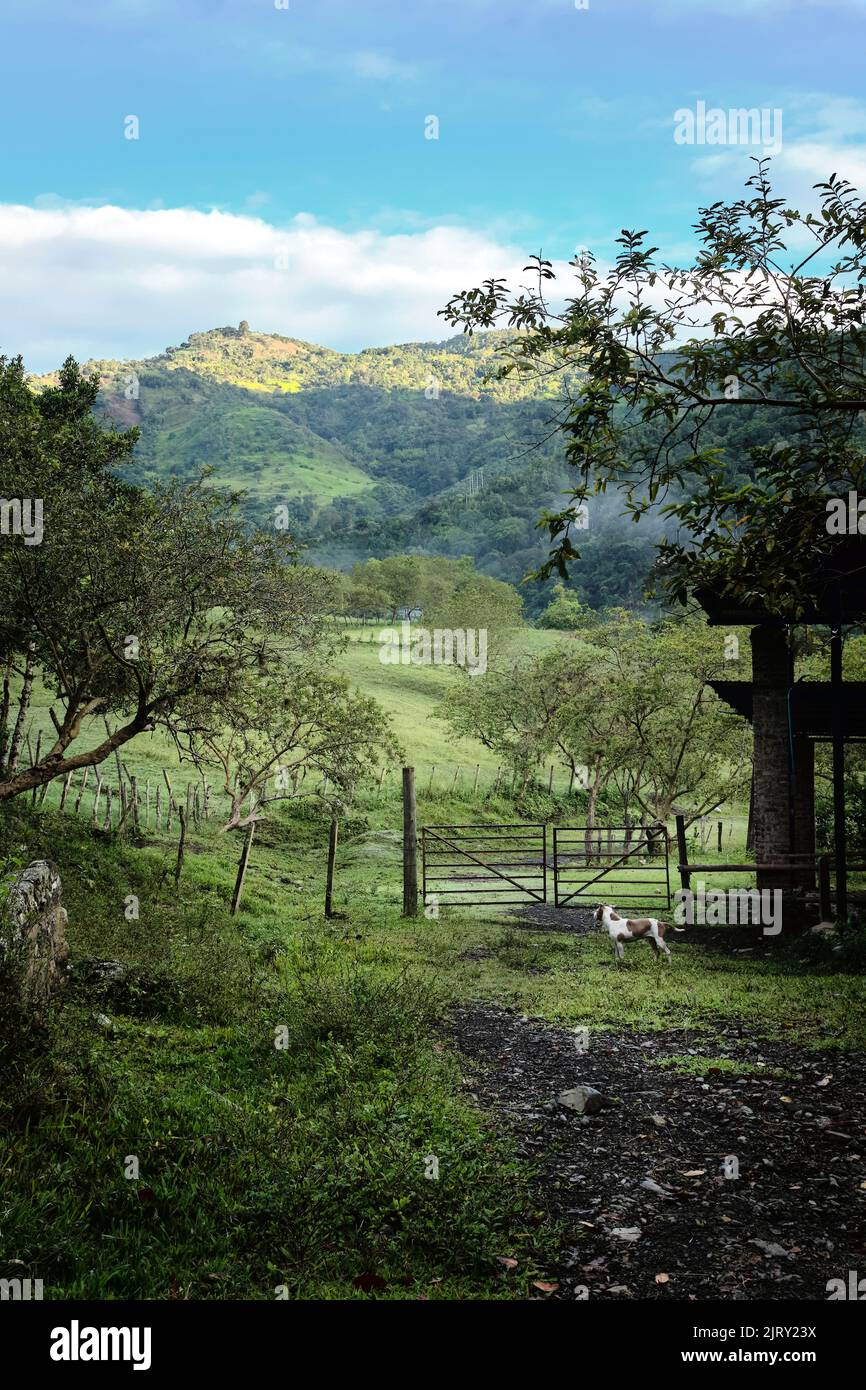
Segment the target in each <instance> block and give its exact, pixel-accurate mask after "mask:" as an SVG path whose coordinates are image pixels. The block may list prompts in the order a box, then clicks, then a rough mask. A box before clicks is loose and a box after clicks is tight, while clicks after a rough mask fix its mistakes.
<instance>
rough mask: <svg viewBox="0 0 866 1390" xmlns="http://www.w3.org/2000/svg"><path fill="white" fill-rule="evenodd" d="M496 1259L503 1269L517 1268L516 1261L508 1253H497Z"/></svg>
mask: <svg viewBox="0 0 866 1390" xmlns="http://www.w3.org/2000/svg"><path fill="white" fill-rule="evenodd" d="M496 1261H497V1264H501V1265H503V1266H504V1268H505V1269H516V1268H517V1261H516V1260H513V1259H512V1258H511V1256H510V1255H497V1256H496Z"/></svg>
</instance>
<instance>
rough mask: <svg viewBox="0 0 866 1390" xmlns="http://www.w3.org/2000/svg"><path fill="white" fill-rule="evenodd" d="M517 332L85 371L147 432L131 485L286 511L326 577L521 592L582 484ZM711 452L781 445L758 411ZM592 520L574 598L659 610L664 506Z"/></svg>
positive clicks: (209, 353)
mask: <svg viewBox="0 0 866 1390" xmlns="http://www.w3.org/2000/svg"><path fill="white" fill-rule="evenodd" d="M508 337H509V335H508V334H507V333H503V332H498V331H497V332H490V333H481V334H474V335H472V336H462V335H458V336H456V337H454V338H451V339H449V340H447V341H445V342H441V343H405V344H401V345H397V346H393V347H385V348H370V349H366V350H364V351H363V352H360V353H354V354H352V353H337V352H332V351H330V350H329V349H326V348H323V347H318V346H315V345H313V344H309V343H302V342H298V341H296V340H294V339H291V338H286V337H282V336H280V335H276V334H265V333H254V332H251V331H250V329H249V327H248V325H247V324H246V323H242V324H241V325H240V326H239V327H238V328H232V327H224V328H217V329H213V330H210V331H208V332H203V333H193V334H191V335H190V337H189V339H188V340H186V341H185V342H183V343H182V344H180V345H179V346H178V347H171V348H167V349H166V351H165V352H163V353H161V354H160V355H158V356H156V357H153V358H149V359H146V360H145V361H142V362H129V363H122V362H116V361H98V362H91V363H89V364H87V365H88V368H89V369H90V370H91V371H96V372H98V374H99V376H100V380H101V384H102V392H101V395H100V407H99V408H100V409H101V410H102V411H103V412H107V413H108V414H109V415H110V416H112V417H113V418H114V419H115V420H116V421H117V422H118V423H120V424H122V425H124V426H128V425H133V424H134V425H137V426H138V427H139V429H140V439H139V442H138V444H137V446H136V450H135V454H134V458H133V460H132V462H131V463H130V464H129V465H127V466H126V467H125V470H124V476H126V477H127V478H129V479H130V481H134V482H139V483H140V482H148V481H150V482H154V481H157V480H160V479H163V480H164V479H167V478H169V477H174V478H179V479H182V480H185V481H190V480H191V479H193V478H194V477H196V476H197V475H198V474H199V473H200V472H201V471H202V470H204V469H208V470H211V476H212V478H213V481H214V482H215V483H216V484H219V485H223V486H228V487H232V488H237V489H240V490H243V491H244V492H245V494H246V498H245V504H244V505H245V510H246V512H247V514H248V516H249V517H250V519H251V520H253V521H255V522H257V523H259V524H265V525H270V524H272V522H273V520H274V517H275V516H276V515H277V513H278V511H279V513H280V515H281V518H282V522H281V524H282V525H283V526H284V527H285V528H286V529H287V530H289V531H290V532H291V534H292V535H293V536H294V537H295V538H296V539H297V541H298V542H299V543H300V544H302V545H303V546H305V547H306V548H307V551H308V554H309V556H310V558H311V559H313V560H314V561H315V562H316V563H318V564H322V565H326V566H328V567H338V568H341V569H344V570H348V569H350V568H351V567H352V566H353V565H354V564H356V563H357V562H358V561H361V560H364V559H367V558H370V557H377V558H382V557H384V556H387V555H394V554H400V553H406V552H409V553H417V554H419V555H442V556H451V557H458V556H461V555H466V556H470V557H471V558H472V559H473V560H474V562H475V564H476V566H477V568H478V569H479V570H481V571H482V572H483V573H486V574H489V575H491V576H493V577H494V578H497V579H501V580H505V581H507V582H508V583H511V584H515V585H519V584H521V581H523V580H524V579H525V577H526V576H527V575H528V574H530V573H531V572H533V571H534V570H536V569H537V568H538V566H539V565H540V564H542V563H543V561H544V560H545V559H546V557H547V553H548V536H547V533H546V531H545V529H544V528H543V527H539V517H540V515H541V513H542V512H544V511H557V510H559V509H560V508H561V507H562V506H563V505H564V503H565V498H566V496H567V494H568V491H569V487H570V486H571V485H573V473H572V470H571V469H570V468H569V466H568V463H567V460H566V456H565V447H564V443H563V437H562V434H561V433H556V432H554V428H553V427H554V425H555V423H556V421H557V418H558V413H559V408H560V401H559V399H558V395H557V392H558V391H560V390H561V389H563V388H564V387H566V386H569V387H570V386H573V385H574V382H573V381H563V380H562V379H561V378H556V377H554V378H552V380H553V381H554V382H555V383H557V384H556V386H555V387H554V386H551V387H550V388H549V390H548V391H547V394H544V395H539V394H538V391H539V387H538V386H537V384H536V385H535V386H534V387H531V386H530V385H529V384H528V383H526V382H524V381H522V380H520V379H519V378H517V377H515V376H510V377H507V378H506V379H504V380H502V379H498V378H497V376H496V371H497V367H498V365H499V364H500V362H501V360H502V359H501V352H502V348H503V346H505V344H506V343H507V340H508ZM48 380H51V378H49V379H48ZM762 431H763V433H762ZM764 436H766V437H764ZM652 442H653V441H652V437H651V435H650V433H649V431H647V430H646V429H645V428H643V427H641V426H640V425H637V426H636V427H635V428H634V430H633V431H632V432H631V433H630V437H629V444H628V447H629V449H630V450H631V451H632V452H633V454H634V455H635V456H636V457H640V456H641V453H642V451H647V450H649V449H650V448H651V447H652ZM704 442H705V443H706V440H705V441H704ZM710 442H711V444H712V445H714V446H716V447H717V448H718V451H719V454H718V456H719V465H720V467H724V468H725V469H726V470H727V471H729V472H730V473H732V474H734V475H736V474H737V473H738V472H739V471H740V470H744V471H748V465H747V463H746V458H747V448H754V446H755V444H756V443H758V444H760V443H766V444H769V443H772V442H773V440H772V439H771V438H770V436H769V435H767V426H766V425H765V424H764V423H763V422H761V421H758V420H756V419H754V418H753V412H751V411H750V410H742V411H740V412H738V413H737V414H736V416H735V418H731V413H730V412H729V413H728V414H727V415H725V414H724V412H723V413H722V414H721V415H720V416H719V418H718V421H717V422H716V421H714V422H713V426H712V439H711V441H710ZM681 447H683V448H685V445H682V446H681ZM587 523H588V524H587V527H586V529H585V530H581V531H580V532H579V533H578V534H577V535H576V543H577V545H578V549H579V551H580V555H581V559H580V560H579V561H578V562H577V563H575V565H574V566H573V569H572V572H571V576H570V579H569V586H570V588H571V589H572V591H573V592H574V594H575V595H576V597H577V598H579V599H580V601H581V602H582V603H584V604H587V605H589V606H591V607H593V608H602V607H605V606H610V605H624V606H627V607H629V608H639V607H641V606H642V605H644V604H645V603H646V602H647V599H646V592H647V588H648V587H649V588H650V590H651V589H652V570H653V566H654V561H655V545H656V543H657V541H658V539H659V538H660V536H661V535H662V534H663V532H664V519H663V517H662V515H661V513H660V509H659V508H656V509H654V510H652V511H651V512H650V513H649V514H648V515H647V516H645V517H644V519H643V520H642V522H641V524H640V525H639V526H635V525H634V524H633V523H632V521H631V520H630V519H629V518H628V517H623V516H622V515H621V512H620V504H619V502H618V500H617V499H615V498H609V497H600V498H597V499H594V500H593V502H592V504H591V505H590V508H589V511H588V515H587ZM521 593H522V595H523V599H524V607H525V611H526V613H527V616H529V617H530V618H533V617H537V616H538V614H539V613H540V612H541V611H542V610H543V609H544V607H545V606H546V605H547V604H548V603H549V602H550V595H551V589H550V585H549V584H546V583H545V584H542V583H539V582H537V581H529V582H527V583H524V584H523V585H522V588H521Z"/></svg>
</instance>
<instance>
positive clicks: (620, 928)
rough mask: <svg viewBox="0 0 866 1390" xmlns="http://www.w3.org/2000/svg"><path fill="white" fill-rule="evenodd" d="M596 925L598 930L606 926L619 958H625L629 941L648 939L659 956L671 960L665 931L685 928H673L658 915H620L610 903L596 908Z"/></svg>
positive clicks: (605, 928)
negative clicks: (660, 919) (626, 945)
mask: <svg viewBox="0 0 866 1390" xmlns="http://www.w3.org/2000/svg"><path fill="white" fill-rule="evenodd" d="M595 925H596V928H597V930H598V931H601V930H602V928H604V930H605V931H606V932H607V934H608V936H609V937H610V939H611V941H612V942H613V949H614V951H615V952H616V956H617V960H622V959H623V958H624V956H625V949H624V948H625V943H626V942H627V941H648V942H649V943H650V945H651V946H652V948H653V950H654V951H655V953H656V955H657V956H658V955H664V956H667V958H668V960H670V958H671V953H670V951H669V950H668V947H667V945H666V943H665V933H666V932H669V931H671V930H673V931H684V930H685V928H684V927H673V929H672V928H671V927H670V925H669V924H668V923H667V922H660V921H659V919H658V918H657V917H620V915H619V913H618V912H617V911H616V909H615V908H614V907H612V906H611V905H610V904H609V903H601V904H600V905H599V906H598V907H597V908H596V910H595Z"/></svg>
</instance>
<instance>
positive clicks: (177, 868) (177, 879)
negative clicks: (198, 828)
mask: <svg viewBox="0 0 866 1390" xmlns="http://www.w3.org/2000/svg"><path fill="white" fill-rule="evenodd" d="M177 813H178V816H179V817H180V839H179V840H178V843H177V863H176V864H175V866H174V881H175V883H180V872H181V869H182V868H183V852H184V849H185V848H186V822H187V815H186V809H185V807H183V806H179V807H178V812H177Z"/></svg>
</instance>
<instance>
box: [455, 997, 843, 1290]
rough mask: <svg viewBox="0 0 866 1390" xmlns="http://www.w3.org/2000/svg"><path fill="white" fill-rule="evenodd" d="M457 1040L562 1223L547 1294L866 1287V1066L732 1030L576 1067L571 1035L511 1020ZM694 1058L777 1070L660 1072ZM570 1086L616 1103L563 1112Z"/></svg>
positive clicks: (476, 1088)
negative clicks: (859, 1280)
mask: <svg viewBox="0 0 866 1390" xmlns="http://www.w3.org/2000/svg"><path fill="white" fill-rule="evenodd" d="M452 1026H453V1036H454V1039H455V1042H456V1045H457V1046H458V1048H459V1049H460V1052H461V1053H462V1054H463V1057H464V1059H465V1073H466V1082H465V1084H466V1087H467V1089H468V1090H469V1091H470V1092H471V1093H472V1094H473V1096H474V1097H475V1098H477V1102H478V1104H479V1105H480V1106H481V1107H482V1108H484V1109H486V1110H488V1111H494V1112H496V1113H497V1115H498V1116H499V1117H500V1118H501V1120H502V1122H503V1123H504V1124H505V1125H507V1126H508V1127H509V1128H510V1129H511V1130H512V1131H513V1132H514V1134H515V1135H516V1139H517V1147H518V1151H519V1153H520V1154H521V1155H522V1156H524V1157H526V1158H527V1159H532V1160H534V1161H536V1162H538V1163H540V1166H541V1176H540V1179H539V1199H540V1201H541V1203H542V1204H543V1205H544V1206H545V1207H546V1208H547V1209H548V1210H550V1211H551V1212H552V1213H553V1214H554V1215H556V1216H557V1217H559V1218H561V1219H562V1221H563V1223H564V1224H565V1227H566V1230H567V1232H568V1234H567V1239H566V1244H565V1247H564V1249H563V1250H562V1251H561V1252H560V1253H559V1255H558V1258H557V1259H556V1261H552V1262H551V1263H552V1264H555V1265H557V1266H558V1268H557V1270H556V1277H557V1278H558V1281H559V1289H558V1292H557V1293H556V1295H555V1296H556V1297H558V1298H566V1299H571V1298H575V1297H585V1296H586V1294H585V1293H583V1292H582V1290H583V1289H586V1290H588V1292H589V1296H590V1297H592V1298H626V1299H628V1298H675V1299H688V1298H696V1299H707V1298H723V1299H753V1298H772V1299H818V1300H823V1299H826V1297H827V1291H826V1286H827V1281H828V1280H829V1279H833V1278H841V1279H846V1280H847V1277H848V1271H849V1270H859V1271H860V1275H861V1276H866V1097H864V1056H863V1054H862V1053H856V1054H852V1053H848V1054H840V1053H824V1054H821V1053H816V1052H811V1051H805V1050H803V1049H800V1048H797V1047H795V1046H792V1045H791V1044H788V1043H782V1042H766V1041H764V1040H762V1039H760V1040H759V1039H758V1038H757V1037H755V1036H754V1035H752V1034H750V1032H749V1029H748V1028H747V1027H746V1026H745V1025H743V1026H739V1027H738V1026H736V1025H731V1024H730V1022H729V1021H728V1022H726V1023H725V1024H724V1025H723V1026H722V1028H721V1029H720V1033H721V1036H719V1034H714V1035H713V1036H712V1037H706V1038H703V1039H702V1038H701V1036H700V1035H699V1034H697V1033H696V1032H694V1031H690V1032H688V1033H686V1032H683V1031H679V1030H676V1031H668V1032H661V1033H646V1034H641V1033H636V1032H618V1033H595V1034H593V1036H592V1041H591V1046H590V1049H589V1051H588V1052H586V1053H585V1054H584V1055H581V1054H580V1053H579V1052H578V1049H577V1044H576V1039H575V1035H574V1033H573V1032H571V1031H570V1030H568V1029H564V1028H557V1027H553V1026H551V1025H549V1024H547V1023H544V1022H542V1021H538V1020H535V1019H525V1018H521V1017H520V1016H519V1015H517V1014H514V1013H510V1012H507V1011H505V1010H499V1009H494V1008H488V1007H475V1006H473V1007H466V1008H463V1009H461V1010H459V1011H458V1012H457V1013H456V1014H455V1016H454V1018H453V1025H452ZM689 1052H694V1053H696V1054H697V1055H704V1056H707V1057H709V1058H717V1057H720V1056H728V1057H730V1058H732V1059H733V1060H735V1061H739V1062H742V1063H748V1064H750V1066H751V1067H754V1066H755V1065H756V1064H758V1063H761V1062H763V1063H766V1066H767V1069H768V1070H769V1069H770V1068H778V1069H780V1070H783V1071H784V1072H785V1073H787V1074H786V1075H785V1076H784V1077H773V1076H766V1075H763V1076H762V1075H751V1074H749V1073H746V1074H744V1075H742V1076H738V1075H737V1074H736V1073H735V1072H733V1073H732V1072H728V1071H722V1070H719V1069H716V1070H715V1071H713V1069H712V1067H711V1065H710V1063H708V1070H706V1072H705V1073H704V1075H703V1076H692V1075H688V1076H684V1075H681V1074H678V1073H676V1072H674V1071H673V1070H671V1069H668V1068H663V1067H659V1066H655V1065H652V1063H653V1061H654V1060H659V1059H662V1058H664V1057H671V1056H673V1055H677V1056H681V1055H683V1054H688V1053H689ZM578 1084H588V1085H591V1086H595V1087H597V1088H598V1090H599V1091H601V1092H602V1093H603V1094H604V1095H605V1096H607V1097H608V1098H609V1099H610V1100H611V1101H612V1102H613V1104H612V1105H611V1106H610V1107H609V1108H605V1109H603V1110H602V1111H601V1113H600V1114H599V1115H597V1116H593V1117H589V1116H579V1115H577V1114H575V1113H574V1112H573V1111H570V1110H568V1109H566V1108H564V1107H563V1106H562V1105H560V1104H559V1103H558V1100H557V1097H558V1096H559V1094H560V1093H561V1092H563V1091H565V1090H568V1089H569V1088H571V1087H574V1086H576V1085H578ZM727 1155H733V1156H734V1157H735V1158H736V1160H737V1162H738V1165H739V1177H737V1178H726V1177H725V1176H724V1174H723V1169H722V1164H723V1160H724V1159H725V1157H726V1156H727ZM647 1183H648V1184H650V1185H649V1186H646V1185H642V1184H647ZM663 1275H664V1276H667V1277H666V1278H665V1279H661V1280H659V1276H663Z"/></svg>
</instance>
